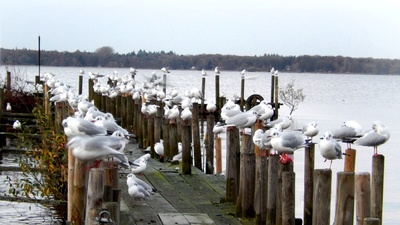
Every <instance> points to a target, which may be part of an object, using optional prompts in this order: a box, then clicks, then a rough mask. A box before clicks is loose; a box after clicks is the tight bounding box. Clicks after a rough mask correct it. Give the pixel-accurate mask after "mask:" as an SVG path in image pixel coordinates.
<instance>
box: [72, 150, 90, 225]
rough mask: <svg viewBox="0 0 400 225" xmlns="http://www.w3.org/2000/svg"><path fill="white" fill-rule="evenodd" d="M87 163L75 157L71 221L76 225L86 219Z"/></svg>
mask: <svg viewBox="0 0 400 225" xmlns="http://www.w3.org/2000/svg"><path fill="white" fill-rule="evenodd" d="M86 164H87V163H86V162H85V161H82V160H80V159H77V158H75V165H74V191H73V199H72V204H73V208H72V215H71V222H72V224H76V225H80V224H83V222H84V221H85V218H84V216H85V214H84V212H85V183H86Z"/></svg>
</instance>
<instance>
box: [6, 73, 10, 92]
mask: <svg viewBox="0 0 400 225" xmlns="http://www.w3.org/2000/svg"><path fill="white" fill-rule="evenodd" d="M6 91H7V92H8V93H9V92H10V91H11V72H10V71H8V70H7V72H6Z"/></svg>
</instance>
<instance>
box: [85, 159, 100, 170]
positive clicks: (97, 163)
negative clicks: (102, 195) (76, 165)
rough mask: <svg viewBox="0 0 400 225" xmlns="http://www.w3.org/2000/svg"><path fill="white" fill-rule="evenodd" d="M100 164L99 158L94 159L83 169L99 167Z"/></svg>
mask: <svg viewBox="0 0 400 225" xmlns="http://www.w3.org/2000/svg"><path fill="white" fill-rule="evenodd" d="M100 164H101V160H96V161H95V162H94V163H93V164H92V165H90V166H87V167H86V168H85V169H86V170H90V169H92V168H99V166H100Z"/></svg>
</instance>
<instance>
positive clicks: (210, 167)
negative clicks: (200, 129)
mask: <svg viewBox="0 0 400 225" xmlns="http://www.w3.org/2000/svg"><path fill="white" fill-rule="evenodd" d="M214 124H215V117H214V115H213V114H212V113H210V114H209V115H208V116H207V131H206V143H207V145H206V173H207V174H213V173H214V134H213V128H214ZM220 153H221V151H220ZM219 157H221V156H220V155H219ZM219 166H220V165H219ZM219 169H221V168H219Z"/></svg>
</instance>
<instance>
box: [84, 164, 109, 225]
mask: <svg viewBox="0 0 400 225" xmlns="http://www.w3.org/2000/svg"><path fill="white" fill-rule="evenodd" d="M104 182H105V171H104V169H103V168H92V169H90V171H89V178H88V187H87V194H86V216H85V225H92V224H93V223H94V222H95V219H96V217H97V216H98V215H99V212H100V209H101V207H102V203H103V192H104Z"/></svg>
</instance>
